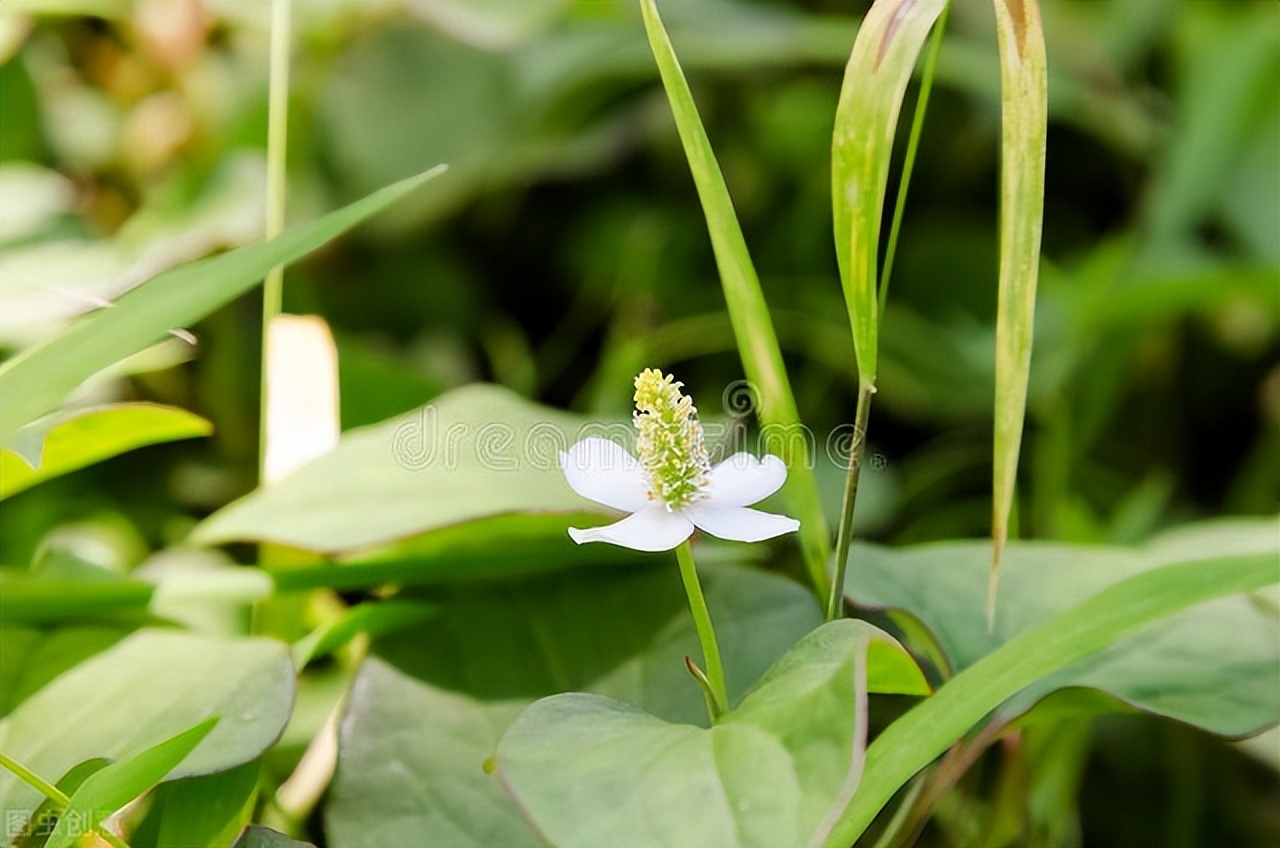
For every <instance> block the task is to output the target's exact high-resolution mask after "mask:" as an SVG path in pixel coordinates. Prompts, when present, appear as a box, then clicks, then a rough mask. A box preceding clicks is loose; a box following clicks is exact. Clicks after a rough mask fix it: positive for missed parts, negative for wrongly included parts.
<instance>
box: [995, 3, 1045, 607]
mask: <svg viewBox="0 0 1280 848" xmlns="http://www.w3.org/2000/svg"><path fill="white" fill-rule="evenodd" d="M995 9H996V30H997V33H998V35H999V43H1000V91H1001V94H1000V97H1001V113H1002V121H1003V127H1002V133H1001V136H1002V137H1001V165H1000V296H999V305H998V308H997V313H996V401H995V445H994V451H995V456H994V460H995V467H994V472H993V489H994V494H993V498H992V516H991V539H992V556H991V577H990V580H989V581H988V585H987V619H988V621H991V620H994V617H995V610H996V596H997V592H998V589H999V581H1000V558H1001V555H1002V554H1003V553H1004V545H1005V542H1006V541H1008V538H1009V516H1010V513H1011V512H1012V510H1013V495H1014V484H1015V482H1016V479H1017V474H1018V453H1019V450H1020V449H1021V447H1022V424H1023V420H1024V418H1025V416H1026V406H1027V381H1028V378H1029V376H1030V373H1031V341H1032V332H1033V322H1034V315H1035V302H1036V279H1037V277H1038V275H1039V270H1040V235H1041V232H1042V231H1043V229H1044V160H1045V138H1046V135H1047V133H1048V129H1047V127H1048V112H1049V109H1048V100H1049V97H1048V83H1047V81H1046V79H1047V77H1046V70H1045V68H1046V63H1047V60H1046V56H1045V48H1044V30H1043V28H1042V26H1041V22H1040V7H1039V4H1038V2H1037V0H995Z"/></svg>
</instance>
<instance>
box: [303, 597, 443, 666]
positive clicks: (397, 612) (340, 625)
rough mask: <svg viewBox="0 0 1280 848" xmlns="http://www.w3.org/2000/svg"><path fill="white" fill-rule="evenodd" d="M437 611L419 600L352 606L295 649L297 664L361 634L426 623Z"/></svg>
mask: <svg viewBox="0 0 1280 848" xmlns="http://www.w3.org/2000/svg"><path fill="white" fill-rule="evenodd" d="M436 612H437V610H436V608H435V607H434V606H432V605H431V604H423V603H418V602H415V601H396V600H392V601H382V602H374V601H366V602H365V603H362V604H357V605H356V606H354V607H352V608H351V609H350V610H348V611H347V612H346V613H344V614H343V615H342V617H341V618H339V619H337V620H336V621H333V622H331V623H329V624H327V625H324V626H322V627H318V628H316V629H315V630H314V631H312V632H311V633H309V634H307V636H305V637H304V638H302V639H300V640H299V641H298V642H297V644H295V645H294V646H293V664H294V665H295V666H297V667H298V668H306V666H307V665H308V664H309V663H310V662H311V661H312V660H314V659H317V658H319V657H325V656H328V655H329V654H331V653H332V652H333V651H335V650H337V649H338V648H340V647H342V646H343V645H345V644H346V643H347V642H349V641H351V640H352V639H353V638H355V636H356V635H357V634H359V633H368V634H369V635H371V636H377V635H379V634H382V633H389V632H391V631H393V630H398V629H400V628H402V627H408V626H410V625H413V624H417V623H419V622H421V621H425V620H426V619H428V618H430V617H431V616H433V615H435V614H436Z"/></svg>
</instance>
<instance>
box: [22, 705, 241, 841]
mask: <svg viewBox="0 0 1280 848" xmlns="http://www.w3.org/2000/svg"><path fill="white" fill-rule="evenodd" d="M217 723H218V717H217V716H210V717H209V718H207V719H205V720H204V721H202V722H200V723H199V724H197V725H195V726H194V727H191V728H189V729H187V730H184V731H182V732H181V733H179V734H177V735H176V736H173V737H171V738H169V739H166V740H165V741H163V742H161V743H159V744H157V745H154V746H152V747H150V748H147V749H146V750H144V751H139V752H138V753H136V754H134V755H133V756H131V757H129V758H127V759H124V760H120V761H119V762H114V763H112V764H111V765H109V766H106V767H105V768H102V769H100V770H98V771H95V772H94V773H93V774H91V775H89V777H88V778H86V779H85V781H84V783H82V784H80V788H79V789H77V790H76V791H75V794H73V795H72V796H71V799H70V801H68V802H67V807H66V809H65V810H63V812H62V815H61V817H60V818H59V819H58V826H57V827H55V828H54V829H53V833H52V834H50V836H49V841H48V843H46V848H68V846H71V845H74V844H75V842H76V840H77V839H79V838H80V837H81V836H83V835H84V834H85V833H86V832H87V830H88V829H92V828H96V827H97V826H98V824H100V823H101V822H102V820H103V819H105V818H107V817H108V816H110V815H111V814H113V813H115V812H116V811H117V810H119V809H120V808H121V807H123V806H124V805H125V804H127V803H129V802H130V801H132V800H133V799H134V798H137V797H138V796H139V795H141V794H142V793H143V792H146V791H147V790H148V789H150V788H151V787H153V786H155V785H156V784H157V783H159V782H160V781H161V780H163V779H164V777H165V775H166V774H168V773H169V772H170V771H171V770H172V769H174V768H177V766H178V765H179V764H180V763H181V762H182V761H183V760H185V759H186V758H187V755H188V754H190V753H191V752H192V751H193V750H195V747H196V746H197V745H199V744H200V743H201V742H202V741H203V740H204V738H205V737H206V736H208V735H209V732H210V731H211V730H213V728H214V726H215V725H216V724H217Z"/></svg>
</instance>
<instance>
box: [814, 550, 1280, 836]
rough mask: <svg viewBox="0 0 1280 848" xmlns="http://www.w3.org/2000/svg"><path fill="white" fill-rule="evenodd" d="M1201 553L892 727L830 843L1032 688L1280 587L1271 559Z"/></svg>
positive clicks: (1020, 640) (1041, 628)
mask: <svg viewBox="0 0 1280 848" xmlns="http://www.w3.org/2000/svg"><path fill="white" fill-rule="evenodd" d="M1197 554H1198V555H1199V556H1198V558H1193V559H1190V560H1189V561H1183V562H1175V563H1174V564H1172V565H1165V566H1162V567H1159V568H1155V569H1152V570H1151V571H1147V572H1144V573H1141V574H1137V575H1135V576H1133V577H1129V578H1128V579H1125V580H1122V581H1120V582H1119V583H1116V584H1114V585H1112V586H1109V587H1107V588H1105V589H1103V590H1102V591H1100V592H1098V593H1097V594H1096V595H1093V596H1092V597H1090V598H1089V599H1088V600H1086V601H1084V602H1083V603H1080V604H1078V605H1077V606H1074V607H1072V608H1071V609H1069V610H1067V611H1066V612H1063V613H1060V614H1058V615H1055V616H1053V617H1052V618H1050V619H1048V620H1047V621H1042V622H1041V623H1040V624H1038V625H1036V626H1033V627H1030V628H1029V629H1026V630H1024V631H1022V632H1021V633H1019V634H1018V635H1017V636H1015V637H1014V638H1013V639H1011V640H1010V641H1009V642H1008V643H1006V644H1005V645H1003V646H1001V647H1000V648H998V649H997V650H995V651H994V652H992V653H991V654H989V655H987V656H986V657H983V658H982V659H981V660H979V661H978V662H976V663H974V664H973V665H972V666H970V667H969V668H968V669H966V670H965V671H963V672H961V673H960V674H958V675H956V676H955V677H953V678H952V679H951V680H949V681H947V683H946V684H944V685H943V686H942V687H941V688H940V689H938V691H937V692H936V693H935V694H934V695H933V696H932V697H930V698H928V699H927V700H925V701H923V702H921V703H920V704H918V705H916V706H915V707H914V708H912V709H911V710H910V711H909V712H908V713H906V714H905V715H904V716H902V717H901V718H899V719H898V720H897V721H895V722H894V723H893V724H891V725H890V726H889V727H888V729H886V730H885V731H884V732H883V733H881V734H880V736H879V737H877V738H876V740H875V741H874V742H873V743H872V744H871V746H870V747H869V748H868V749H867V761H866V771H865V773H864V775H863V779H862V783H861V784H860V786H859V787H858V791H857V793H856V794H855V795H854V797H853V800H852V802H851V803H850V805H849V806H848V808H847V809H846V810H845V811H844V813H843V815H842V816H841V817H840V822H839V825H838V826H837V827H836V829H835V830H834V831H833V833H832V835H831V838H830V839H828V840H827V842H826V844H827V845H829V846H833V848H834V846H838V845H849V844H851V843H853V842H854V841H855V840H856V839H857V838H858V836H859V835H861V834H862V832H863V831H864V830H866V828H867V826H868V825H869V824H870V823H871V821H872V819H874V818H875V816H876V815H877V814H878V813H879V812H880V810H881V809H883V808H884V806H885V804H887V803H888V802H889V800H890V799H891V798H892V797H893V795H894V793H895V792H897V791H898V789H900V788H901V787H902V786H903V784H905V783H906V782H907V781H908V780H910V779H911V776H912V775H914V774H915V773H916V772H918V771H919V770H920V769H922V768H924V767H925V766H926V765H928V764H929V763H930V762H931V761H933V759H934V758H935V757H937V756H939V755H941V754H942V753H943V752H944V751H946V749H947V748H948V747H949V746H950V745H952V744H953V743H954V742H955V741H956V740H958V739H960V738H961V737H962V736H963V735H964V734H966V733H967V732H969V730H970V729H971V728H972V727H973V726H974V725H976V724H977V723H978V722H979V721H981V720H982V718H983V717H984V716H986V715H987V714H988V713H990V712H991V711H992V710H995V709H996V708H998V707H999V706H1000V705H1001V704H1003V703H1004V702H1005V701H1007V700H1008V699H1010V698H1012V697H1013V696H1015V695H1017V694H1018V693H1019V692H1021V691H1022V690H1023V689H1025V688H1026V687H1028V686H1030V685H1032V684H1034V683H1036V682H1037V681H1041V680H1043V679H1044V678H1047V677H1049V676H1050V675H1052V674H1054V673H1056V672H1058V671H1060V670H1062V669H1064V668H1067V667H1068V666H1070V665H1071V664H1072V663H1075V662H1078V661H1080V660H1083V659H1085V658H1087V657H1089V656H1090V655H1092V654H1095V653H1097V652H1099V651H1103V650H1104V649H1106V648H1108V647H1109V646H1111V645H1113V644H1114V643H1116V642H1118V641H1119V640H1120V639H1121V638H1123V637H1125V636H1128V635H1129V634H1131V633H1134V632H1136V631H1138V630H1140V629H1142V628H1144V627H1145V626H1146V625H1149V624H1151V623H1153V622H1157V621H1160V620H1161V619H1164V618H1167V617H1169V616H1171V615H1173V614H1174V613H1177V612H1180V611H1182V610H1184V609H1187V608H1188V607H1193V606H1195V605H1196V604H1199V603H1202V602H1204V601H1208V600H1212V599H1214V598H1220V597H1223V596H1227V595H1232V594H1236V593H1240V592H1251V591H1254V590H1256V589H1259V588H1261V587H1263V586H1267V585H1269V584H1272V583H1274V582H1275V581H1276V577H1277V573H1276V556H1275V553H1274V552H1272V551H1268V552H1266V553H1251V554H1241V555H1235V556H1232V555H1227V556H1221V557H1217V558H1215V557H1213V556H1212V555H1205V553H1204V552H1203V551H1195V552H1194V553H1193V554H1192V556H1193V557H1194V556H1196V555H1197ZM1272 677H1273V678H1274V674H1273V675H1272ZM1273 697H1274V693H1273Z"/></svg>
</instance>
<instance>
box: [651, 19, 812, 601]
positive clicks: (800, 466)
mask: <svg viewBox="0 0 1280 848" xmlns="http://www.w3.org/2000/svg"><path fill="white" fill-rule="evenodd" d="M640 8H641V10H642V11H643V13H644V24H645V30H646V31H647V32H648V34H649V46H650V47H651V48H652V50H653V55H654V58H655V59H656V60H657V63H658V71H659V73H660V74H661V76H662V85H663V87H664V88H666V91H667V98H668V99H669V100H670V101H671V111H672V112H673V113H674V114H675V119H676V128H677V129H678V130H679V132H680V141H681V142H682V143H683V145H684V152H685V156H687V157H688V159H689V168H690V170H691V171H692V172H693V181H694V184H695V185H696V186H697V189H698V197H699V199H700V200H701V201H702V211H703V214H704V215H705V216H706V219H707V229H708V230H709V231H710V234H711V247H712V249H713V250H714V251H715V257H716V265H717V266H718V267H719V269H720V281H721V283H722V284H723V286H724V297H725V303H726V304H727V306H728V308H729V320H730V322H731V323H732V324H733V335H734V338H735V339H736V340H737V342H738V354H739V356H741V358H742V367H743V369H744V370H745V371H746V374H747V379H749V380H750V381H751V382H752V383H754V384H755V385H756V386H757V388H758V389H759V392H760V419H761V421H762V422H763V423H764V424H765V425H766V426H769V427H771V428H775V429H777V430H780V431H782V436H783V438H781V439H778V440H776V442H777V443H781V445H782V452H783V453H784V454H785V455H784V456H783V457H782V459H783V460H784V461H785V462H786V463H787V466H788V468H789V469H790V474H789V475H788V479H787V485H786V489H785V491H786V494H787V497H788V499H789V501H790V503H791V505H792V508H793V509H794V510H795V511H796V512H797V513H798V514H799V515H798V517H799V519H800V543H801V547H802V548H803V550H804V558H805V565H806V566H807V567H808V569H809V575H810V577H811V578H812V579H813V582H814V585H815V587H816V589H817V591H818V593H819V596H821V597H825V596H826V594H827V593H828V592H829V591H830V583H831V581H830V578H829V577H828V576H827V558H828V556H829V555H830V539H829V538H828V530H827V522H826V519H825V517H824V516H823V513H822V504H821V502H820V501H819V499H818V488H817V485H816V483H815V481H814V476H813V469H812V467H811V463H810V457H809V456H808V447H807V445H806V443H805V441H804V440H803V439H801V438H792V436H793V435H799V434H800V432H801V424H800V414H799V412H797V410H796V401H795V396H794V395H793V394H792V392H791V382H790V380H788V379H787V372H786V369H785V368H784V367H783V364H782V350H781V348H779V346H778V336H777V334H776V333H775V332H774V329H773V322H772V321H771V320H770V318H769V308H768V306H767V305H766V304H765V301H764V293H763V292H762V291H761V290H760V280H759V278H758V277H757V276H756V270H755V266H754V265H752V263H751V256H750V254H748V252H747V243H746V240H745V239H744V238H743V236H742V228H741V227H740V226H739V224H738V218H737V215H736V214H735V213H734V210H733V201H732V200H731V199H730V197H729V189H728V187H727V186H726V185H725V182H724V175H723V174H722V173H721V172H720V166H719V165H718V164H717V163H716V157H715V153H714V152H712V150H711V142H710V141H709V140H708V139H707V132H706V130H705V129H704V128H703V126H702V119H701V118H700V117H699V116H698V107H697V105H696V104H695V103H694V102H693V93H692V92H691V91H690V90H689V83H688V81H687V80H686V79H685V77H684V71H683V70H681V68H680V62H679V60H678V59H677V58H676V54H675V50H674V48H673V47H672V46H671V40H670V39H669V38H668V37H667V32H666V30H665V29H664V28H663V25H662V19H661V18H660V17H659V16H658V7H657V5H656V3H655V0H640Z"/></svg>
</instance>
